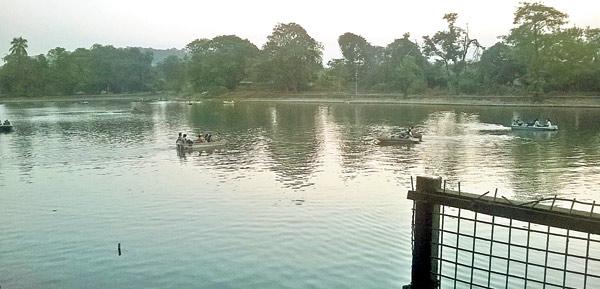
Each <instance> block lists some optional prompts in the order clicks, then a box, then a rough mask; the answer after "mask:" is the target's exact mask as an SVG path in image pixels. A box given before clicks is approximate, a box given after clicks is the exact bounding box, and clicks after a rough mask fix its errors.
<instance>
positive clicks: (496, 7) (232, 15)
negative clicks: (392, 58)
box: [0, 0, 600, 62]
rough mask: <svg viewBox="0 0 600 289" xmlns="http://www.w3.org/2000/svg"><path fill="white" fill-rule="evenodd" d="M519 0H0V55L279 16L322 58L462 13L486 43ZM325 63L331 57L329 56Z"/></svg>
mask: <svg viewBox="0 0 600 289" xmlns="http://www.w3.org/2000/svg"><path fill="white" fill-rule="evenodd" d="M519 2H520V0H496V1H490V0H453V1H449V0H417V1H415V0H412V1H401V0H369V1H365V0H362V1H354V0H349V1H326V0H302V1H288V0H278V1H275V0H267V1H248V0H212V1H204V0H196V1H192V0H163V1H156V0H0V56H4V55H5V54H7V53H8V48H9V43H10V41H11V39H12V38H13V37H17V36H23V37H25V38H26V39H28V40H29V52H30V54H40V53H46V52H47V51H48V50H49V49H51V48H54V47H57V46H61V47H65V48H67V49H68V50H72V49H74V48H77V47H88V48H89V47H90V46H91V45H92V44H94V43H100V44H112V45H115V46H120V47H124V46H143V47H155V48H171V47H176V48H182V47H184V46H185V45H186V44H187V43H189V42H190V41H192V40H194V39H196V38H212V37H214V36H217V35H223V34H236V35H238V36H240V37H242V38H247V39H249V40H250V41H252V42H253V43H254V44H256V45H257V46H259V47H260V46H261V45H262V44H264V42H265V41H266V37H267V35H269V34H270V33H271V31H272V29H273V26H274V25H275V24H277V23H279V22H296V23H299V24H300V25H302V26H303V27H304V28H305V29H306V30H307V31H308V33H309V34H310V35H311V36H313V37H314V38H315V39H317V41H320V42H321V43H323V45H324V46H325V51H324V59H325V60H327V59H330V58H333V57H339V56H340V55H341V53H340V52H339V48H338V45H337V38H338V36H339V35H341V34H342V33H344V32H353V33H357V34H360V35H362V36H364V37H365V38H366V39H367V40H368V41H369V42H371V43H372V44H375V45H382V46H383V45H386V44H388V43H390V42H391V41H393V40H394V39H396V38H400V37H401V36H402V34H403V33H405V32H410V33H411V38H412V39H416V40H418V41H419V42H421V36H423V35H430V34H433V33H435V32H436V31H438V30H440V29H443V28H444V27H445V23H444V21H443V20H442V19H441V17H442V16H443V15H444V13H446V12H457V13H458V14H459V19H458V21H459V24H460V25H462V26H465V25H466V24H467V23H468V25H469V30H470V32H471V35H472V36H473V37H474V38H478V39H479V40H480V42H481V43H482V44H483V45H484V46H490V45H492V44H493V43H495V42H496V40H497V36H499V35H503V34H505V33H507V32H508V30H509V29H510V28H511V27H512V18H513V12H514V11H515V9H516V7H517V6H518V4H519ZM544 3H545V4H546V5H550V6H554V7H556V8H558V9H559V10H561V11H563V12H566V13H568V14H569V16H570V20H571V25H572V24H575V25H577V26H593V27H600V17H599V16H600V1H592V0H568V1H566V0H546V1H544ZM325 62H326V61H325Z"/></svg>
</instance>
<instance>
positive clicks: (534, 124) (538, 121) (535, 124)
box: [533, 118, 542, 127]
mask: <svg viewBox="0 0 600 289" xmlns="http://www.w3.org/2000/svg"><path fill="white" fill-rule="evenodd" d="M533 126H535V127H540V126H542V124H541V123H540V120H539V119H537V118H536V119H535V122H533Z"/></svg>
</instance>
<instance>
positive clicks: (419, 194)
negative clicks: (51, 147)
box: [407, 189, 600, 235]
mask: <svg viewBox="0 0 600 289" xmlns="http://www.w3.org/2000/svg"><path fill="white" fill-rule="evenodd" d="M407 198H408V199H411V200H413V201H417V202H427V203H432V204H438V205H441V206H448V207H454V208H458V209H466V210H469V211H473V212H477V213H481V214H486V215H491V216H496V217H504V218H507V219H513V220H518V221H523V222H530V223H535V224H540V225H546V226H551V227H556V228H561V229H566V230H575V231H580V232H586V233H591V234H595V235H600V214H597V213H594V212H593V211H590V212H584V211H578V210H573V205H574V204H575V203H581V204H587V203H585V202H579V201H575V200H571V201H572V202H573V203H572V206H571V209H565V208H560V207H553V206H547V205H542V204H539V203H538V202H528V203H519V202H514V201H509V200H508V199H504V198H494V197H489V196H486V195H475V194H469V193H461V192H455V191H449V190H445V191H442V190H439V189H438V190H436V191H433V192H431V191H414V190H411V191H409V192H408V196H407ZM589 204H590V205H592V210H593V206H594V205H595V203H589Z"/></svg>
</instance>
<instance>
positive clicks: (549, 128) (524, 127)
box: [510, 123, 558, 131]
mask: <svg viewBox="0 0 600 289" xmlns="http://www.w3.org/2000/svg"><path fill="white" fill-rule="evenodd" d="M510 128H511V129H512V130H525V131H557V130H558V125H555V124H553V125H549V126H537V125H528V124H526V123H523V124H513V125H511V126H510Z"/></svg>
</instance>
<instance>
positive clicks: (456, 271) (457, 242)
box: [454, 182, 462, 288]
mask: <svg viewBox="0 0 600 289" xmlns="http://www.w3.org/2000/svg"><path fill="white" fill-rule="evenodd" d="M458 192H459V194H460V182H459V183H458ZM461 211H462V210H461V209H458V222H457V225H456V231H457V232H460V214H461ZM459 242H460V236H459V235H458V234H457V235H456V247H457V248H458V247H459ZM454 261H455V262H456V263H458V250H456V252H455V254H454ZM457 276H458V266H454V278H456V277H457ZM454 288H456V280H454Z"/></svg>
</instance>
